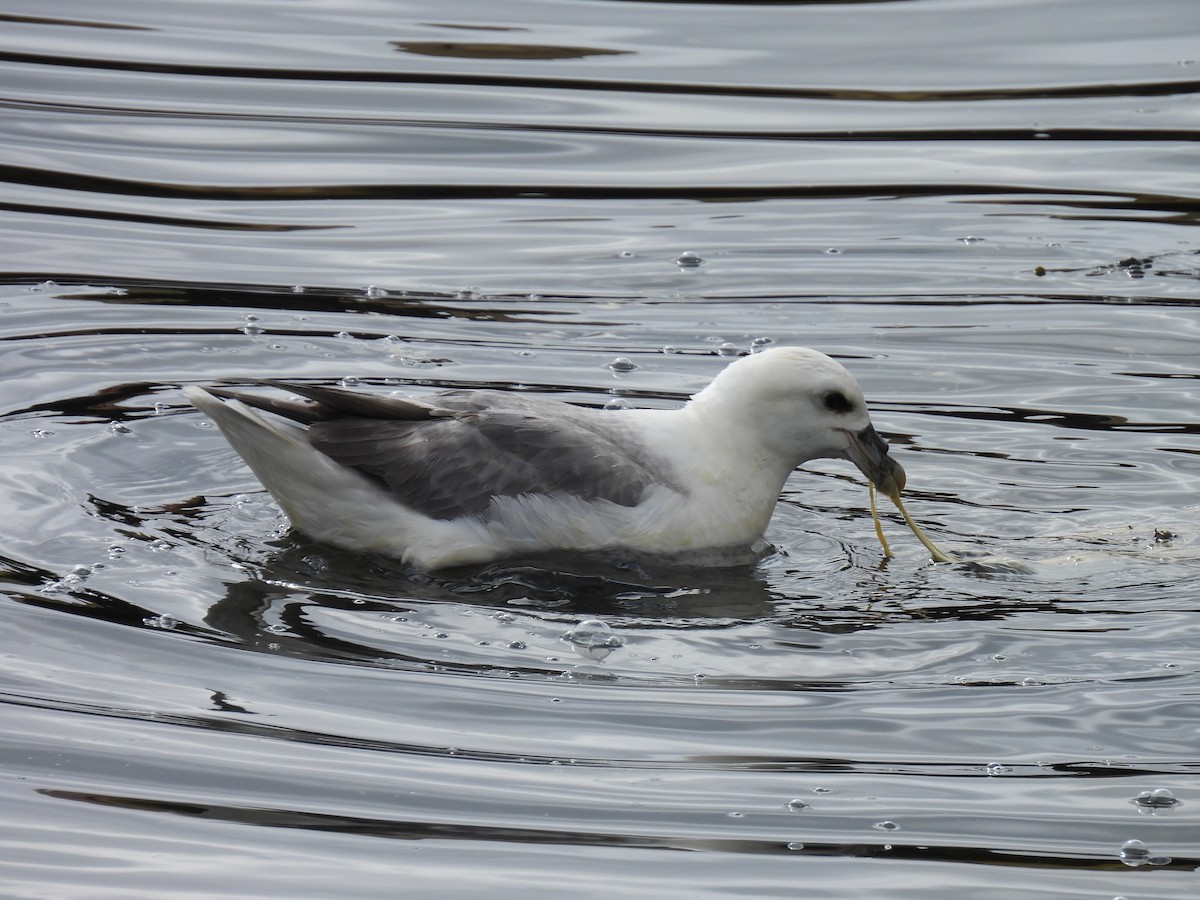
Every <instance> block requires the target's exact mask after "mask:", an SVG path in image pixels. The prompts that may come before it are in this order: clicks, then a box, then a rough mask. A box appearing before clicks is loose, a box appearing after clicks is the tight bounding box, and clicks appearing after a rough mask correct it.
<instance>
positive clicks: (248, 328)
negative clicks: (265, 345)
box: [238, 322, 264, 337]
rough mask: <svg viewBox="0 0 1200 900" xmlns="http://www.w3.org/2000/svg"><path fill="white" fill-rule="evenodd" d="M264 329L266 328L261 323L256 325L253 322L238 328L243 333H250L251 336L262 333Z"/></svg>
mask: <svg viewBox="0 0 1200 900" xmlns="http://www.w3.org/2000/svg"><path fill="white" fill-rule="evenodd" d="M263 330H264V329H263V327H262V326H261V325H255V324H254V323H253V322H251V323H249V324H247V325H243V326H242V327H241V328H239V329H238V331H240V332H241V333H242V334H245V335H248V336H250V337H255V336H257V335H260V334H262V333H263Z"/></svg>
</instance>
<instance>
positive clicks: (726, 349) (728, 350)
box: [717, 341, 742, 356]
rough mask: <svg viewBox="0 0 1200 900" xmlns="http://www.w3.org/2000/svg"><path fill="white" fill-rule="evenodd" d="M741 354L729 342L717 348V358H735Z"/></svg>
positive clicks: (735, 345)
mask: <svg viewBox="0 0 1200 900" xmlns="http://www.w3.org/2000/svg"><path fill="white" fill-rule="evenodd" d="M741 352H742V351H741V350H739V349H738V346H737V344H731V343H730V342H729V341H725V343H723V344H720V345H718V346H717V356H737V355H738V354H739V353H741Z"/></svg>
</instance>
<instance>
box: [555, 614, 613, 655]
mask: <svg viewBox="0 0 1200 900" xmlns="http://www.w3.org/2000/svg"><path fill="white" fill-rule="evenodd" d="M562 639H563V640H564V641H566V642H567V643H568V644H570V645H571V646H572V647H574V648H575V652H576V653H578V654H579V655H580V656H584V657H587V658H588V659H594V660H601V659H604V658H605V657H606V656H608V655H609V654H610V653H612V652H613V651H614V650H616V649H618V648H620V647H623V646H624V645H625V642H624V641H623V640H621V638H619V637H617V636H616V635H615V634H613V631H612V628H610V627H609V625H608V623H607V622H601V621H600V620H599V619H585V620H584V621H582V622H580V623H579V624H578V625H576V626H575V627H574V628H572V629H571V630H570V631H568V632H567V633H566V634H564V635H563V636H562Z"/></svg>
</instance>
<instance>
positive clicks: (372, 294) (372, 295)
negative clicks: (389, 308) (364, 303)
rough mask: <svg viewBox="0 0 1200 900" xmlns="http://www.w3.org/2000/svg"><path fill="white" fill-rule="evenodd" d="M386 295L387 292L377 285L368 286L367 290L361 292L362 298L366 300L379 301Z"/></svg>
mask: <svg viewBox="0 0 1200 900" xmlns="http://www.w3.org/2000/svg"><path fill="white" fill-rule="evenodd" d="M387 295H388V292H387V291H385V290H384V289H383V288H381V287H380V286H379V285H377V284H368V285H367V289H366V290H365V291H363V296H364V297H366V298H367V299H368V300H380V299H382V298H384V297H386V296H387Z"/></svg>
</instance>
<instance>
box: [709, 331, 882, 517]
mask: <svg viewBox="0 0 1200 900" xmlns="http://www.w3.org/2000/svg"><path fill="white" fill-rule="evenodd" d="M692 405H693V406H694V407H695V408H696V409H697V410H698V411H701V412H702V414H703V415H704V416H705V418H706V419H707V420H708V421H709V422H710V427H714V428H721V429H736V430H737V431H738V432H739V433H740V434H742V435H744V436H745V438H746V439H747V440H752V441H753V442H755V443H757V444H758V445H759V446H761V447H762V448H763V449H765V450H767V451H768V452H770V453H772V454H775V455H776V456H778V457H779V459H780V461H781V463H782V464H784V465H786V466H787V467H788V468H789V469H791V468H795V467H796V466H798V465H800V464H801V463H803V462H804V461H806V460H809V459H817V458H822V457H828V458H833V459H849V460H850V461H851V462H853V463H854V464H855V465H856V466H858V468H859V469H860V470H861V471H862V473H863V474H864V475H866V476H867V477H868V478H869V479H871V481H873V482H874V483H875V485H876V486H877V487H879V488H880V490H882V491H883V492H884V493H886V494H889V495H890V494H891V493H892V492H893V489H895V490H898V489H899V488H901V487H903V485H904V470H903V469H902V468H901V467H900V465H899V464H898V463H896V462H895V461H894V460H893V459H892V458H891V457H890V456H889V455H888V448H887V444H886V443H885V442H884V441H883V439H882V438H881V437H880V436H879V435H878V433H877V432H876V431H875V429H874V427H873V426H872V425H871V416H870V414H869V413H868V412H867V403H866V400H865V399H864V398H863V393H862V389H861V388H860V387H859V386H858V382H856V381H855V380H854V378H853V376H851V375H850V373H849V372H847V371H846V369H845V367H843V366H842V365H841V364H840V363H838V362H836V361H835V360H833V359H830V358H829V357H828V356H826V355H825V354H824V353H820V352H818V351H816V350H810V349H808V348H807V347H774V348H771V349H769V350H764V351H763V352H761V353H756V354H754V355H752V356H745V357H742V358H741V359H738V360H737V361H736V362H734V363H732V364H731V365H729V366H728V367H727V368H726V369H724V370H723V371H722V372H721V373H720V374H719V375H718V376H717V377H716V378H715V379H714V380H713V382H712V384H710V385H709V386H708V387H706V388H705V389H704V390H703V391H701V392H700V393H698V394H697V395H696V396H695V397H693V398H692Z"/></svg>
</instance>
